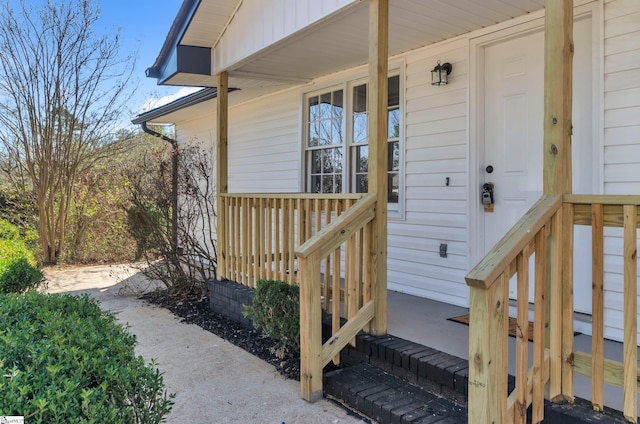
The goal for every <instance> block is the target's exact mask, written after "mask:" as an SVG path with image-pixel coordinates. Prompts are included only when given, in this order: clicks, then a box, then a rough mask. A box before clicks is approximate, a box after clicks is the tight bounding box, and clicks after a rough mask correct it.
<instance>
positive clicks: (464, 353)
mask: <svg viewBox="0 0 640 424" xmlns="http://www.w3.org/2000/svg"><path fill="white" fill-rule="evenodd" d="M388 311H389V312H388V318H387V319H388V332H389V334H392V335H394V336H398V337H401V338H403V339H407V340H411V341H413V342H416V343H420V344H422V345H425V346H428V347H431V348H434V349H438V350H440V351H443V352H446V353H449V354H451V355H455V356H458V357H460V358H464V359H468V357H469V327H468V326H466V325H464V324H459V323H456V322H452V321H449V320H448V318H451V317H455V316H459V315H464V314H467V313H468V312H469V310H468V308H461V307H458V306H453V305H449V304H446V303H441V302H436V301H433V300H429V299H424V298H420V297H416V296H411V295H407V294H404V293H399V292H395V291H389V292H388ZM574 343H575V349H576V351H582V352H590V351H591V337H590V336H587V335H584V334H579V335H576V336H575V339H574ZM530 346H531V344H530ZM622 352H623V350H622V343H618V342H614V341H611V340H605V346H604V353H605V358H607V359H612V360H615V361H622ZM639 357H640V355H639ZM514 368H515V338H514V337H509V372H510V373H511V374H513V372H514V371H513V370H514ZM574 387H575V395H576V396H578V397H581V398H583V399H587V400H589V399H591V379H589V378H586V377H582V376H578V375H577V376H575V380H574ZM604 395H605V406H608V407H611V408H613V409H617V410H619V411H621V410H622V409H623V392H622V389H620V388H618V387H613V386H610V385H605V391H604ZM639 402H640V397H639Z"/></svg>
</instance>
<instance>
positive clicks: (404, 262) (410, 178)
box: [388, 40, 468, 306]
mask: <svg viewBox="0 0 640 424" xmlns="http://www.w3.org/2000/svg"><path fill="white" fill-rule="evenodd" d="M438 60H441V61H442V62H450V63H451V64H452V65H453V72H452V74H451V75H450V82H449V85H446V86H432V85H431V84H430V78H431V74H430V70H431V69H432V68H433V66H435V64H436V63H437V62H438ZM467 69H468V49H467V41H466V40H458V41H455V42H452V43H444V44H440V45H438V46H437V47H435V48H430V49H421V50H419V51H417V52H414V53H412V54H409V55H407V56H406V71H405V72H406V83H405V86H406V91H405V110H406V113H405V140H404V148H405V155H404V157H405V164H404V165H405V166H404V171H405V202H406V203H405V205H404V210H405V211H406V212H405V217H404V218H405V219H404V220H390V221H389V252H388V263H389V264H388V268H389V282H388V284H389V288H390V289H392V290H398V291H402V292H405V293H410V294H414V295H419V296H423V297H429V298H432V299H436V300H440V301H444V302H448V303H453V304H456V305H462V306H466V305H467V303H468V301H467V293H468V289H467V286H466V284H465V281H464V276H465V274H466V271H467V268H468V264H467V262H468V260H467V200H466V199H467V192H468V189H467V167H468V163H467V109H468V108H467ZM446 178H449V181H450V183H449V186H446V185H445V183H446ZM441 243H446V244H447V245H448V249H447V254H448V257H447V258H441V257H440V255H439V249H440V244H441Z"/></svg>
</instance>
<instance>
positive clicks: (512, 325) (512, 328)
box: [447, 314, 533, 342]
mask: <svg viewBox="0 0 640 424" xmlns="http://www.w3.org/2000/svg"><path fill="white" fill-rule="evenodd" d="M447 320H448V321H453V322H459V323H460V324H465V325H469V314H467V315H460V316H458V317H452V318H447ZM517 323H518V321H517V320H516V319H515V318H509V335H510V336H511V337H516V329H517ZM529 341H530V342H532V341H533V323H532V322H529Z"/></svg>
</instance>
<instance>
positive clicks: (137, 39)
mask: <svg viewBox="0 0 640 424" xmlns="http://www.w3.org/2000/svg"><path fill="white" fill-rule="evenodd" d="M96 1H98V2H99V6H100V9H101V14H100V21H99V25H98V28H96V32H98V33H101V32H102V31H105V30H106V31H115V30H117V29H118V28H120V29H121V36H122V38H121V40H122V50H121V52H122V53H123V54H127V53H129V52H133V51H135V50H136V49H138V55H137V61H136V68H135V70H134V75H133V77H134V80H136V81H135V82H137V83H138V89H137V90H136V93H135V95H134V96H133V98H132V100H131V110H132V111H133V112H134V114H135V113H137V112H140V110H141V109H142V108H143V107H144V106H145V104H146V108H149V106H151V107H155V106H159V105H160V102H159V101H158V99H162V100H161V102H162V103H166V102H167V101H168V100H172V99H175V98H176V97H178V96H180V95H183V94H188V93H189V92H192V91H193V89H191V90H188V89H182V90H181V88H180V87H165V86H158V85H157V84H156V80H155V79H154V78H147V77H146V76H145V74H144V71H145V69H146V68H148V67H150V66H151V65H153V62H154V61H155V59H156V57H157V56H158V53H159V52H160V49H161V48H162V44H163V43H164V40H165V38H166V36H167V34H168V32H169V28H171V24H172V23H173V19H174V18H175V17H176V15H177V13H178V10H179V9H180V6H181V5H182V0H96Z"/></svg>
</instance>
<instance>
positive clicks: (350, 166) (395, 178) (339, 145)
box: [305, 75, 401, 204]
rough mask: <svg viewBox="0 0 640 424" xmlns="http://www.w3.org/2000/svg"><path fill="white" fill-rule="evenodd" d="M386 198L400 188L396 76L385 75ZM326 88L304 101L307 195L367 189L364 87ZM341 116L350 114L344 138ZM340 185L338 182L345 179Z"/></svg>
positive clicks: (396, 194) (395, 198)
mask: <svg viewBox="0 0 640 424" xmlns="http://www.w3.org/2000/svg"><path fill="white" fill-rule="evenodd" d="M388 81H389V86H388V88H389V106H388V119H389V123H388V132H387V142H388V143H389V145H388V160H387V175H388V181H389V193H388V200H389V203H391V204H394V203H395V204H397V203H398V201H399V190H400V181H399V176H400V117H401V114H400V77H399V76H397V75H396V76H392V77H389V80H388ZM345 91H347V90H345V89H334V90H331V91H329V90H327V91H326V92H324V93H320V94H317V95H312V96H309V97H308V98H307V100H306V119H307V125H306V132H307V134H306V149H305V150H306V153H305V155H306V167H307V168H306V175H307V182H306V184H307V190H308V191H309V192H312V193H342V192H356V193H366V192H367V189H368V175H367V170H368V156H369V149H368V139H367V124H368V111H367V95H368V94H367V84H366V83H364V84H358V85H355V86H353V87H352V88H350V96H347V99H345V96H344V95H343V93H344V92H345ZM345 114H349V115H350V122H349V124H350V125H349V128H350V131H349V134H348V136H347V137H345V132H346V130H345V128H346V127H347V125H346V122H345ZM345 179H346V181H343V180H345Z"/></svg>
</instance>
